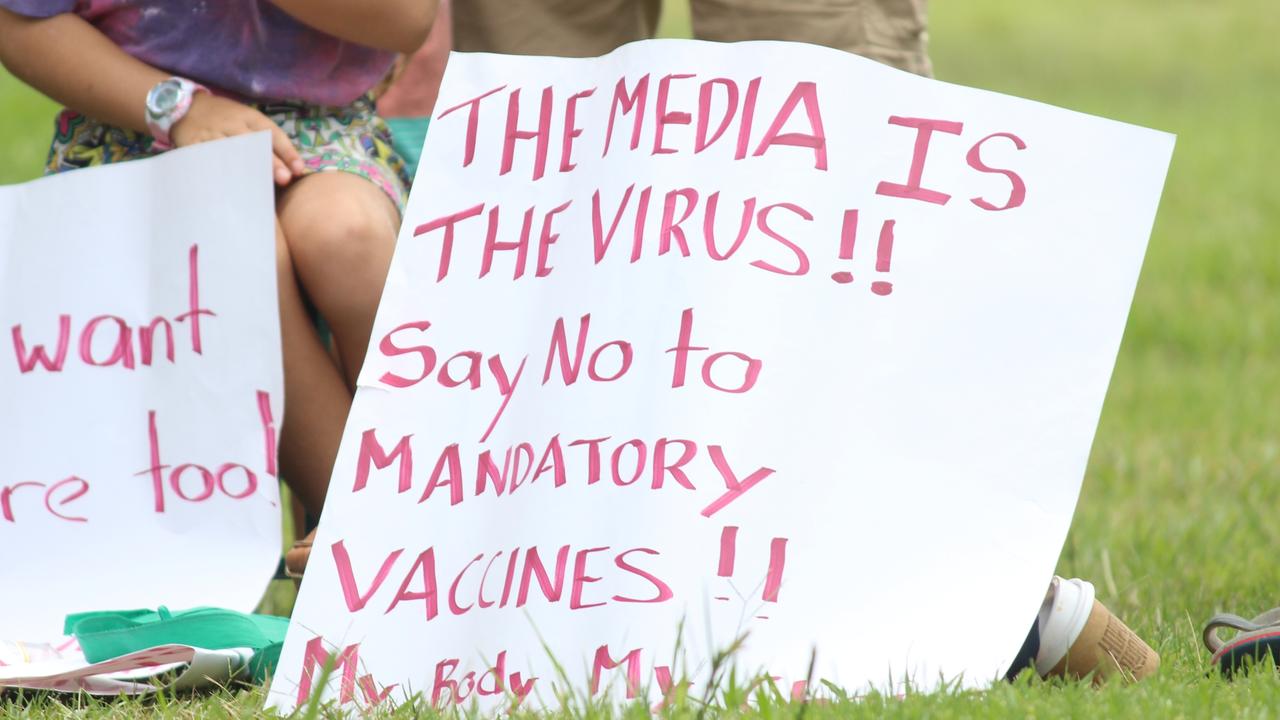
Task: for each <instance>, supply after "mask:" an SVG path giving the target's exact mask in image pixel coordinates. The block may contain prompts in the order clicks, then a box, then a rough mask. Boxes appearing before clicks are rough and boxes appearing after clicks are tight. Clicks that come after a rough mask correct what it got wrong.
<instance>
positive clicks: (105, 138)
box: [45, 96, 412, 214]
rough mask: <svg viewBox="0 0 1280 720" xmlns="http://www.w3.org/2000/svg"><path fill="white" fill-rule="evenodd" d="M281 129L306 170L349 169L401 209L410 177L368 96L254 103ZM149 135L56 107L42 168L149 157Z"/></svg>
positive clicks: (154, 152) (63, 168)
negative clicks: (322, 102) (332, 103)
mask: <svg viewBox="0 0 1280 720" xmlns="http://www.w3.org/2000/svg"><path fill="white" fill-rule="evenodd" d="M253 107H255V108H257V109H258V110H259V111H260V112H262V114H264V115H266V116H267V117H269V118H271V120H272V121H274V122H275V123H276V124H277V125H279V126H280V127H281V129H283V130H284V132H285V134H286V135H288V136H289V137H290V138H291V139H292V140H293V144H294V145H295V146H296V147H297V148H298V154H299V155H301V156H302V161H303V162H304V163H305V164H306V166H307V172H308V173H312V172H333V171H337V172H349V173H353V174H356V175H359V176H361V177H363V178H366V179H368V180H369V181H370V182H372V183H373V184H375V185H377V186H378V187H379V188H381V189H382V191H383V192H385V193H386V194H387V196H388V197H389V198H391V201H392V202H394V203H395V205H396V209H397V210H399V211H400V212H401V213H402V214H403V212H404V204H405V200H407V199H408V194H409V184H410V182H411V181H412V178H410V177H409V173H408V170H407V168H406V166H405V161H404V159H403V158H401V157H400V155H399V153H397V152H396V151H395V149H394V148H393V147H392V144H391V129H390V128H389V127H387V123H386V122H385V121H384V120H383V119H382V118H381V117H379V116H378V114H377V111H376V109H375V108H374V104H373V99H372V97H370V96H365V97H362V98H360V99H358V100H356V101H355V102H353V103H351V104H350V105H347V106H344V107H325V106H319V105H309V104H306V103H295V102H273V103H261V104H254V105H253ZM152 142H153V140H152V138H151V136H150V135H147V134H146V133H140V132H136V131H133V130H127V129H125V128H120V127H115V126H113V125H107V124H104V123H101V122H98V121H97V120H94V119H93V118H90V117H86V116H85V115H81V114H80V113H78V112H76V111H74V110H63V111H62V112H61V113H59V115H58V118H57V124H56V127H55V132H54V136H53V144H52V146H51V147H50V148H49V160H48V162H47V163H46V164H45V173H46V174H51V173H59V172H64V171H67V170H76V169H79V168H84V167H91V166H94V165H105V164H107V163H115V162H124V161H126V160H136V159H138V158H144V157H150V156H152V155H157V154H159V152H160V151H157V150H153V149H152V148H151V144H152Z"/></svg>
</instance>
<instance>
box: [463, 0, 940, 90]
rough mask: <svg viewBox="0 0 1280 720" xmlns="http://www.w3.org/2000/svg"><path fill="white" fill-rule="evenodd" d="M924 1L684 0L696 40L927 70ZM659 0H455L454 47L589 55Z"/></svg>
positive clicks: (641, 24)
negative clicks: (790, 45) (826, 50)
mask: <svg viewBox="0 0 1280 720" xmlns="http://www.w3.org/2000/svg"><path fill="white" fill-rule="evenodd" d="M927 4H928V0H690V10H691V11H692V13H693V34H694V37H697V38H700V39H702V40H719V41H724V42H730V41H735V40H798V41H802V42H810V43H814V44H818V45H827V46H829V47H834V48H839V49H841V50H847V51H848V52H851V53H856V54H858V55H862V56H864V57H869V58H871V59H873V60H877V61H879V62H882V63H886V64H888V65H892V66H894V67H897V68H901V69H903V70H908V71H910V72H914V73H917V74H920V75H931V74H932V68H931V67H930V64H929V54H928V48H927V43H928V34H927V32H926V17H927ZM660 9H661V0H456V2H455V3H454V5H453V25H454V49H455V50H462V51H484V52H501V53H511V54H519V55H561V56H568V57H591V56H595V55H603V54H605V53H607V52H609V51H610V50H613V49H614V48H616V47H618V46H619V45H622V44H623V43H628V42H631V41H632V40H641V39H645V38H649V37H652V36H653V33H654V31H655V30H656V28H657V25H658V13H659V10H660Z"/></svg>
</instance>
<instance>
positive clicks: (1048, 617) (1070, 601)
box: [1036, 575, 1094, 677]
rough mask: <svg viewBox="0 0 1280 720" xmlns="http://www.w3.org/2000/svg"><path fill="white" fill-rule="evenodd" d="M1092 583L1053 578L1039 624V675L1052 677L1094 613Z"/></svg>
mask: <svg viewBox="0 0 1280 720" xmlns="http://www.w3.org/2000/svg"><path fill="white" fill-rule="evenodd" d="M1093 599H1094V589H1093V583H1090V582H1088V581H1085V580H1081V579H1079V578H1072V579H1070V580H1064V579H1062V578H1060V577H1058V576H1056V575H1055V576H1054V578H1053V581H1052V582H1051V583H1049V592H1048V593H1046V594H1045V597H1044V604H1043V605H1041V606H1040V614H1039V615H1038V616H1037V618H1036V623H1037V624H1038V626H1039V630H1040V652H1038V653H1036V672H1037V673H1039V674H1040V676H1041V677H1044V676H1045V675H1047V674H1049V671H1050V670H1052V669H1053V668H1054V667H1055V666H1056V665H1057V664H1058V663H1059V662H1060V661H1061V660H1062V658H1064V657H1066V655H1067V650H1069V649H1070V648H1071V645H1072V644H1074V643H1075V641H1076V638H1078V637H1080V631H1081V630H1084V626H1085V623H1086V622H1088V621H1089V613H1090V612H1091V611H1092V610H1093Z"/></svg>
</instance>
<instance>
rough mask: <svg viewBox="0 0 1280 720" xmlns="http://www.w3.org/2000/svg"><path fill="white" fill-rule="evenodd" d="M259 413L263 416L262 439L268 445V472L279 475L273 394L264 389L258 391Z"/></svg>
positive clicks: (271, 474)
mask: <svg viewBox="0 0 1280 720" xmlns="http://www.w3.org/2000/svg"><path fill="white" fill-rule="evenodd" d="M258 415H259V416H260V417H261V418H262V440H263V443H264V444H265V446H266V453H267V474H268V475H270V476H272V477H279V473H278V472H277V471H276V426H275V418H274V417H273V416H272V414H271V396H270V395H269V394H267V393H266V392H265V391H263V390H259V391H258Z"/></svg>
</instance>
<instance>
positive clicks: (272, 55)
mask: <svg viewBox="0 0 1280 720" xmlns="http://www.w3.org/2000/svg"><path fill="white" fill-rule="evenodd" d="M361 1H362V0H351V2H361ZM0 7H4V8H7V9H9V10H12V11H13V12H16V13H18V14H21V15H26V16H30V17H51V16H53V15H58V14H61V13H75V14H76V15H79V16H80V17H82V18H84V19H85V20H87V21H88V22H89V23H91V24H92V25H93V26H94V27H96V28H98V29H99V30H100V31H102V32H103V33H104V34H105V35H106V36H107V37H109V38H110V39H111V40H112V41H114V42H115V43H116V44H117V45H119V46H120V47H121V48H122V49H123V50H124V51H125V52H127V53H129V54H130V55H132V56H134V57H136V58H138V59H139V60H141V61H143V62H145V63H147V64H148V65H151V66H153V67H157V68H160V69H161V70H164V71H165V72H170V73H173V74H174V75H179V76H182V77H186V78H190V79H192V80H195V81H197V82H199V83H202V84H204V85H208V86H210V87H213V88H217V89H220V90H222V91H225V92H228V93H231V94H233V95H237V96H240V97H241V98H244V99H247V100H259V101H269V100H301V101H304V102H308V103H313V104H317V105H345V104H347V103H349V102H351V101H352V100H355V99H356V98H358V97H360V96H361V95H363V94H364V93H366V92H368V91H369V89H370V88H372V87H373V86H374V85H376V84H377V83H378V81H379V80H381V79H382V77H383V76H384V75H385V74H386V72H387V70H388V69H389V68H390V67H391V63H392V61H393V59H394V55H393V53H390V52H385V51H382V50H376V49H374V48H370V47H366V46H364V45H359V44H356V43H351V42H347V41H344V40H339V39H338V38H336V37H334V36H332V35H329V34H327V33H324V32H321V31H319V30H315V29H313V28H311V27H308V26H307V25H304V24H302V23H301V22H299V21H297V20H294V19H293V18H292V17H290V16H289V15H288V14H286V13H285V12H284V11H283V10H281V9H280V8H278V7H276V6H275V5H274V4H273V3H271V2H269V1H268V0H0ZM86 72H92V69H90V68H86Z"/></svg>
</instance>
